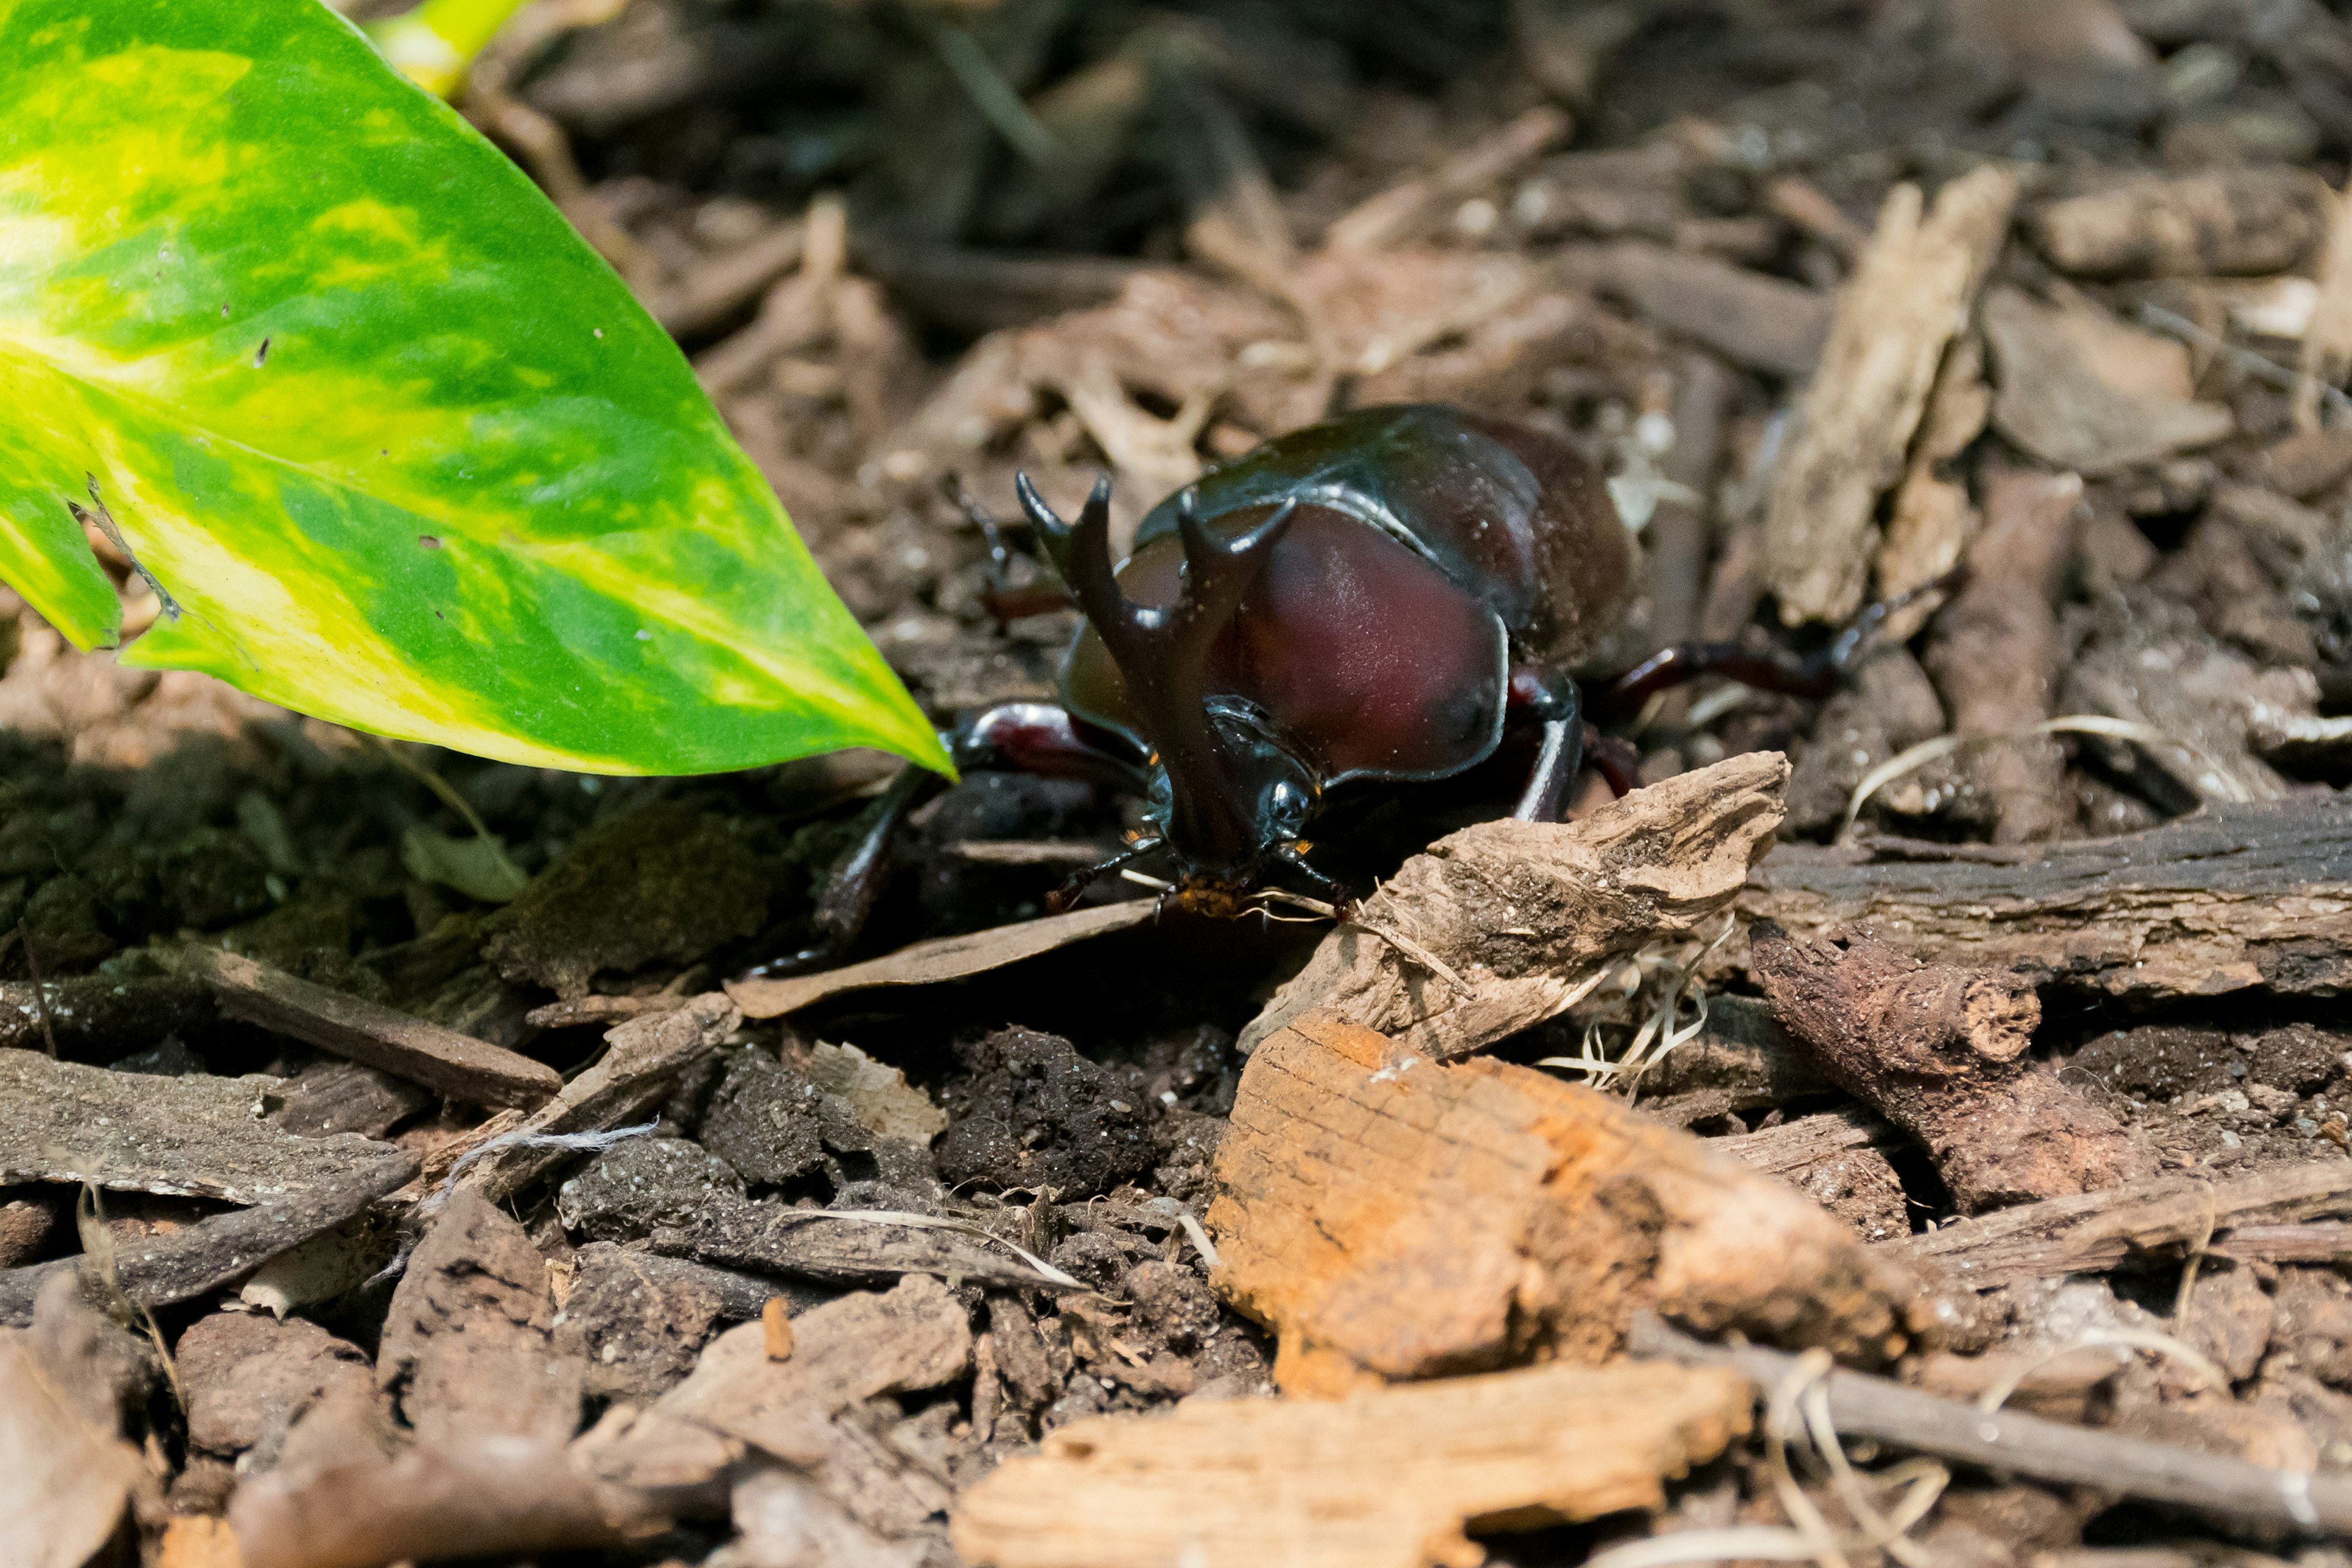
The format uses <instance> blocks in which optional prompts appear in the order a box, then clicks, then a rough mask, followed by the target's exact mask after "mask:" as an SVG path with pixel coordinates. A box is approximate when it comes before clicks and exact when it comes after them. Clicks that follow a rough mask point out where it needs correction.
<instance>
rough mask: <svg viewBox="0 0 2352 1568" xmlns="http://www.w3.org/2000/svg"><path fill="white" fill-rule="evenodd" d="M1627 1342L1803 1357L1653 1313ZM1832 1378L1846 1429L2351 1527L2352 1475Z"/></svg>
mask: <svg viewBox="0 0 2352 1568" xmlns="http://www.w3.org/2000/svg"><path fill="white" fill-rule="evenodd" d="M1629 1348H1630V1349H1631V1350H1632V1351H1633V1353H1634V1354H1636V1355H1640V1356H1645V1357H1649V1358H1651V1359H1654V1360H1663V1361H1671V1362H1674V1363H1678V1364H1680V1365H1683V1366H1729V1367H1736V1368H1738V1370H1739V1371H1741V1372H1743V1373H1747V1374H1748V1377H1749V1378H1750V1379H1752V1380H1753V1381H1754V1382H1755V1383H1756V1384H1757V1385H1758V1386H1759V1388H1764V1389H1770V1388H1776V1387H1779V1386H1780V1385H1781V1384H1782V1383H1783V1382H1784V1381H1785V1380H1787V1379H1788V1378H1789V1377H1790V1374H1791V1373H1793V1372H1795V1371H1796V1369H1797V1367H1798V1358H1797V1357H1795V1356H1793V1355H1789V1354H1787V1353H1785V1352H1780V1351H1769V1350H1764V1349H1762V1348H1760V1347H1759V1346H1754V1345H1745V1346H1740V1347H1738V1348H1725V1347H1722V1346H1717V1345H1710V1344H1705V1343H1702V1342H1699V1341H1697V1340H1694V1339H1691V1338H1689V1337H1688V1336H1686V1335H1684V1334H1682V1333H1679V1332H1677V1331H1675V1330H1673V1329H1669V1328H1667V1327H1666V1326H1665V1325H1664V1324H1663V1323H1661V1322H1659V1321H1656V1320H1655V1319H1646V1320H1641V1321H1636V1322H1635V1324H1634V1328H1633V1335H1632V1337H1631V1341H1630V1345H1629ZM1823 1382H1824V1384H1825V1386H1826V1389H1827V1393H1828V1396H1829V1408H1830V1416H1831V1419H1832V1420H1833V1421H1834V1422H1835V1423H1836V1424H1837V1429H1838V1431H1839V1432H1840V1433H1842V1434H1843V1435H1844V1436H1848V1437H1869V1438H1874V1439H1875V1440H1876V1441H1878V1442H1881V1443H1887V1444H1892V1445H1894V1446H1895V1447H1903V1448H1910V1449H1913V1450H1916V1451H1917V1452H1919V1453H1923V1454H1933V1455H1936V1456H1937V1458H1946V1459H1957V1460H1958V1461H1960V1462H1961V1463H1963V1464H1969V1465H1976V1466H1979V1467H1981V1468H1985V1469H1989V1470H1994V1471H2000V1472H2003V1473H2006V1474H2010V1475H2017V1476H2026V1477H2030V1478H2032V1479H2035V1480H2042V1481H2055V1482H2058V1483H2060V1484H2062V1485H2067V1486H2080V1487H2089V1488H2091V1489H2095V1490H2097V1491H2101V1492H2105V1493H2106V1494H2108V1495H2109V1496H2113V1497H2127V1498H2137V1499H2139V1500H2142V1501H2145V1502H2156V1503H2168V1504H2170V1505H2172V1506H2174V1507H2177V1508H2186V1509H2194V1510H2198V1511H2199V1512H2201V1513H2210V1514H2219V1515H2221V1516H2223V1517H2226V1518H2231V1519H2237V1520H2245V1521H2259V1522H2262V1523H2266V1524H2276V1525H2285V1526H2289V1527H2291V1528H2294V1529H2296V1530H2300V1531H2305V1532H2307V1533H2313V1534H2316V1533H2319V1532H2321V1531H2326V1532H2328V1533H2331V1534H2344V1533H2347V1532H2352V1476H2347V1475H2336V1474H2329V1473H2311V1472H2306V1471H2296V1470H2279V1469H2273V1468H2270V1467H2269V1466H2267V1465H2253V1464H2248V1463H2247V1462H2246V1461H2244V1460H2242V1459H2231V1458H2221V1457H2220V1456H2218V1455H2213V1454H2205V1453H2200V1452H2198V1451H2196V1450H2195V1449H2191V1448H2184V1447H2179V1445H2177V1444H2172V1443H2154V1442H2150V1441H2148V1440H2147V1439H2146V1438H2144V1437H2125V1436H2117V1435H2116V1434H2115V1433H2112V1432H2101V1431H2096V1430H2094V1429H2091V1428H2087V1427H2082V1426H2068V1425H2066V1424H2065V1423H2064V1422H2063V1421H2045V1420H2042V1419H2041V1418H2040V1417H2038V1416H2033V1415H2016V1414H2013V1413H2011V1412H2009V1411H2001V1412H2000V1413H1998V1414H1993V1415H1988V1414H1986V1413H1984V1412H1982V1411H1979V1410H1975V1409H1972V1408H1970V1407H1969V1406H1968V1405H1960V1404H1957V1403H1955V1402H1954V1401H1952V1400H1948V1399H1938V1398H1937V1397H1936V1396H1935V1395H1934V1394H1922V1393H1920V1392H1919V1391H1918V1390H1916V1389H1912V1388H1906V1387H1904V1386H1903V1385H1902V1384H1899V1383H1895V1382H1892V1381H1890V1380H1888V1379H1886V1378H1883V1377H1874V1376H1871V1375H1869V1374H1868V1373H1857V1372H1844V1371H1836V1372H1832V1373H1829V1374H1828V1376H1827V1377H1826V1378H1825V1379H1824V1380H1823Z"/></svg>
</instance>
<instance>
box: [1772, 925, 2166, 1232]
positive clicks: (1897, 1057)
mask: <svg viewBox="0 0 2352 1568" xmlns="http://www.w3.org/2000/svg"><path fill="white" fill-rule="evenodd" d="M1748 949H1749V954H1750V957H1749V968H1750V970H1751V971H1752V973H1754V974H1755V976H1756V980H1757V983H1758V984H1760V985H1762V986H1763V988H1764V994H1765V996H1766V998H1767V999H1768V1000H1769V1001H1770V1003H1771V1004H1772V1011H1773V1013H1774V1015H1775V1016H1777V1017H1779V1019H1780V1023H1781V1025H1782V1026H1784V1027H1785V1028H1787V1029H1788V1031H1789V1032H1790V1034H1791V1035H1793V1036H1795V1037H1797V1038H1799V1039H1801V1040H1803V1041H1805V1042H1806V1043H1807V1044H1808V1045H1810V1046H1811V1047H1812V1053H1813V1057H1814V1059H1815V1060H1816V1062H1818V1064H1819V1065H1820V1066H1821V1068H1822V1071H1823V1072H1824V1073H1825V1074H1826V1076H1828V1077H1830V1078H1831V1079H1834V1080H1835V1081H1836V1082H1837V1083H1838V1084H1839V1086H1840V1087H1842V1088H1843V1089H1846V1090H1847V1091H1848V1092H1849V1093H1851V1094H1853V1096H1854V1097H1855V1098H1857V1099H1859V1100H1862V1101H1863V1103H1864V1104H1865V1105H1868V1106H1870V1107H1871V1108H1872V1109H1874V1110H1877V1111H1878V1112H1879V1113H1880V1114H1881V1115H1883V1116H1885V1118H1886V1119H1887V1120H1888V1121H1892V1122H1894V1123H1895V1125H1896V1126H1898V1127H1900V1128H1902V1129H1903V1130H1904V1131H1906V1132H1908V1133H1909V1134H1910V1135H1911V1136H1912V1137H1913V1138H1914V1139H1916V1140H1917V1142H1919V1143H1920V1144H1921V1146H1923V1147H1924V1148H1925V1149H1926V1150H1927V1155H1928V1158H1930V1159H1931V1160H1933V1161H1934V1162H1935V1163H1936V1170H1937V1173H1938V1174H1940V1175H1941V1176H1942V1177H1943V1178H1944V1184H1945V1185H1946V1186H1947V1187H1948V1188H1949V1189H1950V1190H1951V1194H1952V1199H1953V1202H1954V1203H1956V1204H1957V1205H1958V1206H1959V1209H1960V1212H1961V1213H1963V1214H1976V1213H1979V1212H1980V1211H1982V1210H1984V1209H1988V1208H1994V1207H1999V1206H2001V1205H2008V1204H2016V1203H2030V1202H2032V1201H2033V1200H2035V1199H2038V1198H2052V1197H2059V1196H2062V1195H2064V1194H2072V1193H2083V1192H2092V1191H2096V1190H2098V1189H2101V1188H2105V1187H2112V1186H2115V1185H2116V1184H2118V1183H2120V1182H2123V1181H2126V1180H2128V1179H2129V1178H2131V1177H2133V1176H2137V1175H2140V1174H2143V1173H2145V1163H2144V1161H2143V1160H2142V1159H2141V1157H2140V1155H2139V1153H2138V1152H2137V1150H2136V1149H2135V1148H2134V1147H2133V1145H2132V1142H2131V1138H2130V1135H2129V1134H2128V1133H2127V1132H2126V1131H2125V1130H2124V1127H2123V1124H2122V1123H2121V1122H2119V1121H2116V1119H2115V1117H2114V1116H2113V1115H2112V1114H2110V1113H2109V1112H2108V1111H2107V1110H2105V1108H2104V1107H2103V1106H2100V1105H2098V1104H2096V1103H2095V1102H2093V1101H2092V1100H2088V1099H2086V1098H2085V1097H2084V1095H2083V1094H2082V1093H2081V1092H2080V1091H2078V1090H2076V1089H2073V1088H2071V1087H2069V1086H2068V1085H2066V1084H2064V1083H2062V1082H2061V1081H2060V1080H2059V1079H2058V1078H2057V1076H2056V1075H2054V1074H2053V1073H2049V1072H2044V1071H2041V1070H2038V1069H2037V1068H2036V1066H2035V1064H2034V1063H2033V1062H2032V1061H2031V1060H2030V1059H2027V1058H2025V1056H2024V1052H2025V1050H2026V1048H2027V1047H2029V1046H2031V1045H2032V1043H2033V1029H2034V1026H2035V1025H2037V1024H2039V1023H2040V1022H2041V1021H2042V1004H2041V1001H2040V999H2039V998H2037V997H2036V996H2035V995H2034V994H2033V990H2032V986H2031V985H2029V984H2026V983H2025V982H2023V981H2021V980H2020V979H2018V978H2017V977H2016V976H2015V975H2013V974H2010V973H2005V972H2003V971H2000V970H1986V969H1963V968H1960V967H1959V966H1958V965H1955V964H1941V963H1938V964H1924V965H1922V964H1916V963H1913V962H1912V961H1911V959H1909V958H1908V957H1906V955H1904V954H1902V953H1899V952H1895V950H1894V949H1893V948H1891V947H1888V946H1886V945H1885V943H1883V942H1870V941H1867V940H1862V941H1855V942H1850V943H1849V944H1848V945H1847V946H1846V947H1845V948H1844V949H1843V951H1840V950H1839V949H1838V948H1836V947H1834V946H1832V945H1831V944H1829V943H1827V942H1822V943H1809V942H1793V941H1791V940H1790V938H1789V935H1788V933H1787V932H1786V931H1781V930H1780V927H1778V926H1775V925H1772V924H1770V923H1769V922H1762V923H1759V924H1758V925H1757V926H1756V927H1755V928H1754V929H1753V930H1752V931H1750V932H1749V933H1748Z"/></svg>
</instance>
